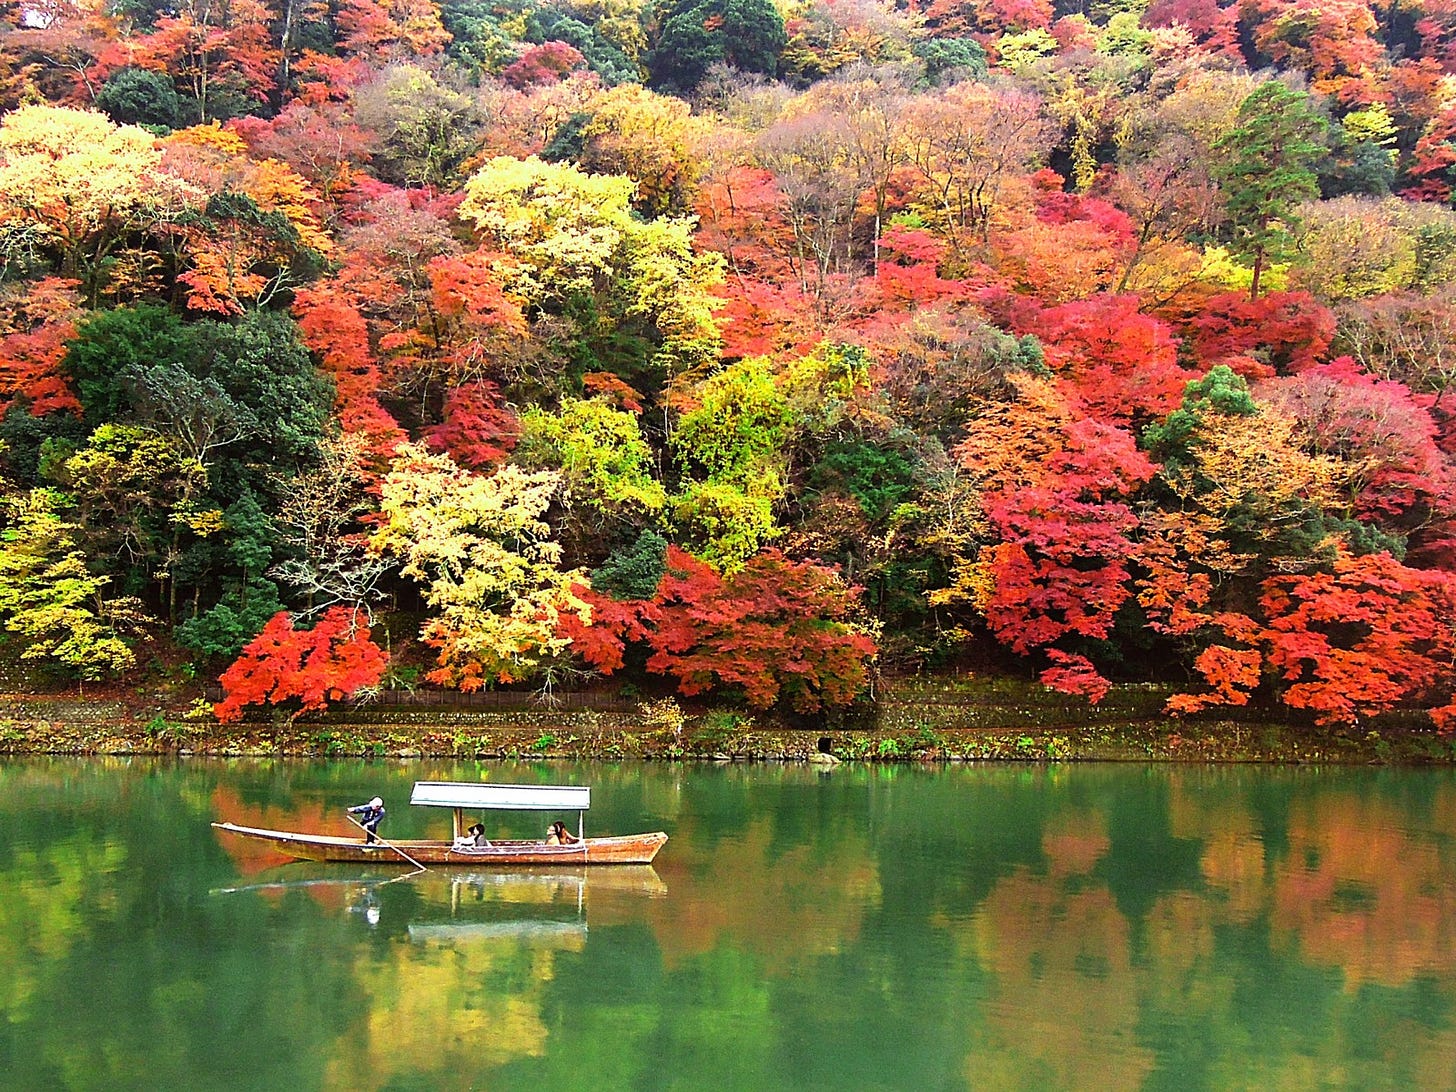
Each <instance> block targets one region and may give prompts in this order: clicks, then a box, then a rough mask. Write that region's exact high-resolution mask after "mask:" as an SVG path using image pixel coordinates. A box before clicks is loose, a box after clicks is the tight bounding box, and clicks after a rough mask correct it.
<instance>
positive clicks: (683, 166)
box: [581, 83, 710, 215]
mask: <svg viewBox="0 0 1456 1092" xmlns="http://www.w3.org/2000/svg"><path fill="white" fill-rule="evenodd" d="M587 112H588V114H589V115H590V120H588V121H587V123H586V125H585V127H584V128H583V129H582V135H583V136H584V137H585V138H586V146H585V148H583V150H582V156H581V164H582V166H583V167H585V168H587V169H588V170H592V171H601V172H603V173H607V174H622V175H626V176H627V177H628V178H631V179H632V180H633V181H634V182H636V183H637V194H636V205H637V207H638V208H639V209H641V210H642V212H644V213H646V214H648V215H657V214H660V213H664V212H670V213H682V212H683V211H685V210H687V209H690V208H691V207H692V205H693V199H694V197H695V196H696V194H697V189H698V181H699V179H700V177H701V176H702V169H703V156H702V153H701V145H703V144H704V143H705V141H706V140H707V137H708V135H709V133H710V126H709V124H708V123H707V122H706V121H705V120H704V119H702V118H699V117H694V116H693V113H692V110H691V108H689V106H688V104H687V103H685V102H683V101H682V100H681V99H677V98H673V97H672V96H671V95H659V94H656V93H654V92H652V91H648V90H647V89H646V88H644V87H642V86H640V85H639V84H635V83H624V84H621V85H619V86H617V87H613V88H611V89H610V90H608V91H604V92H602V93H601V95H600V96H598V97H597V98H596V99H595V100H593V101H592V103H591V104H590V105H589V106H588V107H587Z"/></svg>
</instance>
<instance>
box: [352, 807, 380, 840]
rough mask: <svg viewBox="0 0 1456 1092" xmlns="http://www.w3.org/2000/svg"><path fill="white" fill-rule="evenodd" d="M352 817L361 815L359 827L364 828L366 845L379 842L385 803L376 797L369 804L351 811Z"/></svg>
mask: <svg viewBox="0 0 1456 1092" xmlns="http://www.w3.org/2000/svg"><path fill="white" fill-rule="evenodd" d="M349 814H350V815H361V816H363V818H362V819H360V820H359V825H360V826H361V827H363V828H364V844H365V845H368V844H369V843H371V842H377V841H379V821H380V820H381V819H383V818H384V801H383V800H381V799H380V798H379V797H377V796H376V797H375V798H374V799H373V800H371V801H369V803H367V804H360V805H358V806H357V807H353V808H350V809H349Z"/></svg>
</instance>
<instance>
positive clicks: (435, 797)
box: [410, 781, 591, 811]
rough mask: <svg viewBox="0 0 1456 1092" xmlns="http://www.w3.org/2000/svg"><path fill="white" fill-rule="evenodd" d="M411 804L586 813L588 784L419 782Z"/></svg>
mask: <svg viewBox="0 0 1456 1092" xmlns="http://www.w3.org/2000/svg"><path fill="white" fill-rule="evenodd" d="M410 803H411V804H423V805H425V806H427V807H436V808H500V809H506V810H512V811H586V810H587V808H589V807H591V788H590V786H587V785H482V784H477V783H475V782H472V781H416V782H415V791H414V792H413V793H412V794H411V795H410Z"/></svg>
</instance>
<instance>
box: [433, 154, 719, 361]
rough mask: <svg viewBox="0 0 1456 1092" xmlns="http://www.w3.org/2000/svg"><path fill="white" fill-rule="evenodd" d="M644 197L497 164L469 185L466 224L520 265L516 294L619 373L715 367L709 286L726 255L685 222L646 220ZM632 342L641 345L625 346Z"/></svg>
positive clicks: (543, 167) (552, 167)
mask: <svg viewBox="0 0 1456 1092" xmlns="http://www.w3.org/2000/svg"><path fill="white" fill-rule="evenodd" d="M634 190H635V187H634V185H633V182H632V180H631V179H629V178H625V177H622V176H620V175H593V174H586V173H584V172H582V171H580V170H578V169H576V168H575V167H571V166H566V165H558V164H550V163H545V162H543V161H542V160H540V159H538V158H536V157H534V156H532V157H529V158H527V159H525V160H516V159H510V158H507V157H497V158H495V159H493V160H491V161H490V162H489V163H487V164H486V165H485V166H484V167H482V168H481V169H480V170H479V171H477V172H476V173H475V174H474V175H472V176H471V178H470V180H469V181H468V182H467V183H466V184H465V200H464V201H463V202H462V203H461V205H460V216H461V217H462V218H463V219H464V220H466V221H467V222H468V223H470V224H471V225H472V226H473V227H474V228H475V230H476V231H477V232H478V233H479V235H480V237H481V239H482V240H483V241H484V242H486V243H488V244H489V245H491V246H493V247H495V248H497V249H498V250H499V251H501V252H503V253H504V254H505V255H507V256H508V257H509V258H511V259H513V262H512V264H511V265H510V266H509V272H508V276H507V282H506V287H507V288H508V289H509V290H510V291H512V292H513V293H515V294H517V295H518V296H520V297H521V298H523V299H524V300H525V301H526V302H527V303H528V304H529V305H530V306H532V307H534V308H538V309H540V310H542V311H545V312H549V313H552V314H555V315H559V316H562V317H564V318H566V319H568V320H569V321H571V322H572V323H573V324H574V325H575V327H576V328H577V330H579V331H580V333H581V336H582V337H583V340H584V342H585V346H584V347H585V348H586V349H587V350H588V351H589V352H591V353H592V354H594V355H596V356H597V357H598V359H599V360H601V362H602V363H609V364H616V365H617V366H616V368H613V369H609V370H617V371H619V372H627V373H631V372H635V371H637V370H640V369H642V368H643V367H644V366H646V367H650V368H651V369H654V370H655V371H656V372H657V374H658V375H659V376H661V375H677V374H681V373H682V372H685V371H688V370H690V369H692V368H695V367H698V366H700V365H702V364H706V363H708V362H710V361H712V360H714V359H716V356H717V349H718V333H717V329H716V327H715V326H714V325H713V320H712V300H711V299H710V297H709V295H708V290H709V288H710V287H711V286H712V285H713V284H714V283H716V282H717V281H718V279H719V277H720V275H721V268H722V265H721V259H720V258H718V256H717V255H712V254H698V253H696V252H695V251H694V249H693V246H692V233H691V225H690V223H689V222H688V221H686V220H682V219H670V218H662V219H658V220H653V221H651V222H643V221H641V220H639V219H638V218H636V217H635V216H634V215H633V214H632V210H631V201H632V197H633V194H634ZM633 335H635V337H636V338H638V339H640V341H639V342H638V345H639V346H640V347H639V348H636V349H633V347H632V346H631V345H630V343H628V344H624V341H625V340H626V339H628V338H631V337H632V336H633ZM621 349H626V350H627V351H626V354H625V355H626V359H624V360H620V361H619V360H614V359H613V358H614V357H615V356H617V355H618V352H619V351H620V350H621ZM614 350H617V351H614ZM629 378H630V375H629Z"/></svg>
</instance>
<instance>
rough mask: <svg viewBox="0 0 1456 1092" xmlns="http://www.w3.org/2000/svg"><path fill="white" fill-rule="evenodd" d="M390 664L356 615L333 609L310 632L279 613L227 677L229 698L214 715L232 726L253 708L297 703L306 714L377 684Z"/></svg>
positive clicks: (224, 681)
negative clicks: (247, 708) (255, 706)
mask: <svg viewBox="0 0 1456 1092" xmlns="http://www.w3.org/2000/svg"><path fill="white" fill-rule="evenodd" d="M388 663H389V657H388V656H387V655H386V654H385V653H384V651H383V650H382V649H380V647H379V646H378V645H376V644H375V643H374V642H373V641H372V640H371V639H370V636H369V627H368V626H367V625H365V624H364V621H363V619H362V618H360V617H359V616H358V615H357V614H356V613H355V612H354V611H351V610H348V609H346V608H344V607H334V608H332V609H331V610H329V611H326V612H325V613H324V615H323V617H322V618H320V619H319V621H318V624H317V625H315V626H314V627H313V629H308V630H299V629H296V628H294V625H293V621H292V619H291V618H290V617H289V615H288V612H287V611H279V612H278V613H277V614H275V615H274V616H273V617H272V618H271V619H270V620H269V621H268V624H267V625H266V626H264V627H263V632H262V633H260V634H258V636H257V637H255V638H254V639H253V640H252V641H250V642H249V643H248V644H247V645H246V646H245V647H244V648H243V653H242V655H241V656H239V657H238V659H237V660H236V661H235V662H234V663H233V665H232V666H231V667H229V668H228V669H227V670H226V671H224V672H223V673H222V678H221V679H220V680H219V681H220V682H221V683H222V688H223V695H224V696H223V700H222V701H220V702H218V703H217V704H216V705H215V706H213V713H214V714H215V715H216V716H217V719H218V720H220V721H222V722H223V723H227V722H229V721H235V720H238V719H239V718H240V717H241V716H242V715H243V710H244V708H245V707H246V706H249V705H263V704H272V705H283V704H285V703H287V702H293V701H296V702H298V703H299V708H300V709H302V710H303V711H308V710H316V709H322V708H324V707H325V705H327V703H328V702H330V701H342V700H344V699H345V698H349V697H352V696H353V695H354V694H355V693H357V692H358V691H359V690H361V689H363V688H365V687H370V686H373V685H375V684H376V683H377V682H379V680H380V679H381V678H382V677H383V675H384V671H385V668H386V667H387V666H388Z"/></svg>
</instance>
